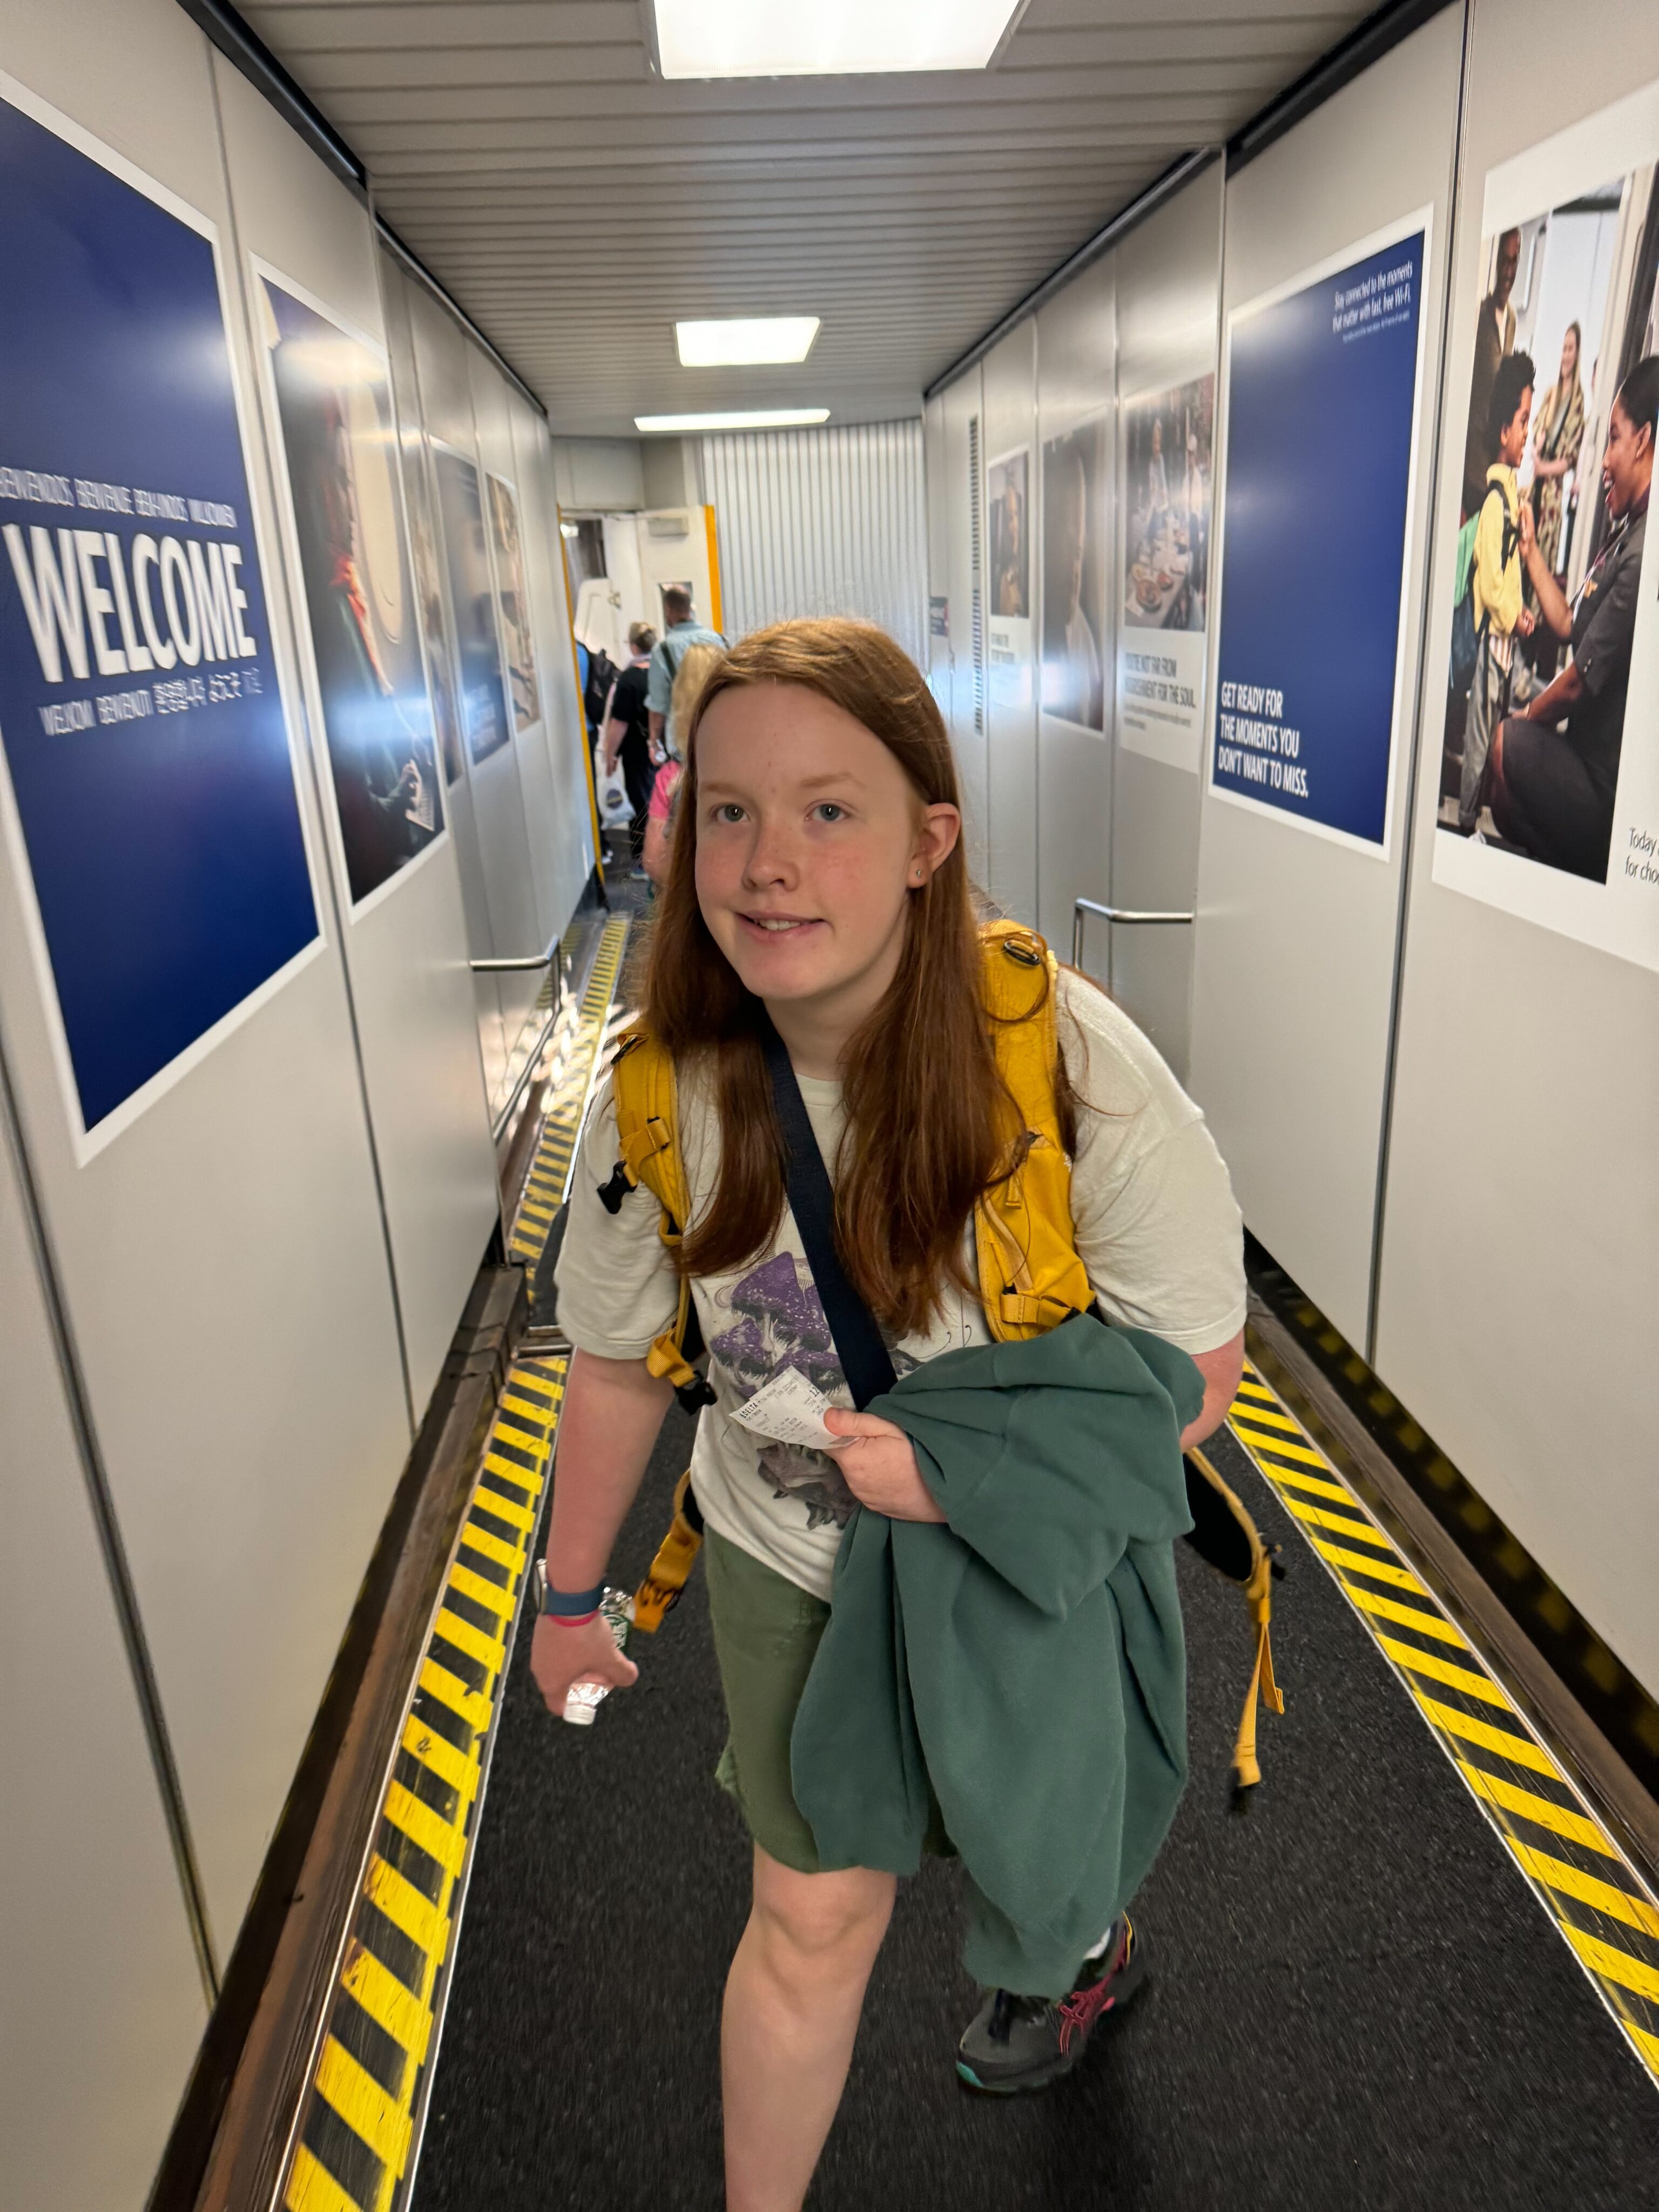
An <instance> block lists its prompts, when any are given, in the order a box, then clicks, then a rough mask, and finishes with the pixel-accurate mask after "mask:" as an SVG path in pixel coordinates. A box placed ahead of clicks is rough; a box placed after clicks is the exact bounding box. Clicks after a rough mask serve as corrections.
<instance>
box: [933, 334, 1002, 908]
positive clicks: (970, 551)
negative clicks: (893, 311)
mask: <svg viewBox="0 0 1659 2212" xmlns="http://www.w3.org/2000/svg"><path fill="white" fill-rule="evenodd" d="M982 397H983V395H982V393H981V386H980V373H979V369H978V368H977V367H975V368H970V369H969V372H968V374H966V375H965V376H961V377H958V378H957V381H956V382H955V383H954V384H952V385H951V386H950V387H949V388H948V390H947V391H946V392H945V394H944V414H945V435H944V439H943V446H944V466H943V470H942V477H943V481H942V483H941V485H940V489H939V495H940V497H941V498H942V500H943V502H944V507H945V516H946V520H947V526H948V530H949V537H950V557H949V562H948V564H947V567H946V569H945V584H944V589H945V592H947V594H948V596H949V600H950V609H951V615H950V620H951V640H950V644H951V651H950V672H951V680H950V705H949V707H948V708H947V710H946V714H945V720H946V721H947V722H948V723H949V724H950V726H951V743H952V744H954V746H955V747H956V753H957V775H959V776H960V778H961V779H962V799H963V813H964V815H965V816H966V817H967V824H968V865H969V869H970V870H971V872H972V873H973V876H974V878H975V882H977V883H981V884H983V883H984V882H985V881H986V880H987V872H988V868H989V840H990V826H989V811H988V802H987V774H988V760H987V750H986V741H985V715H986V708H985V599H984V594H985V578H984V574H983V569H982V562H983V559H984V520H985V514H984V509H985V468H984V447H983V445H982V443H981V437H980V432H981V427H982V425H981V420H980V414H981V401H982Z"/></svg>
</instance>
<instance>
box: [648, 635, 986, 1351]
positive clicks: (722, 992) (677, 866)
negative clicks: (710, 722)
mask: <svg viewBox="0 0 1659 2212" xmlns="http://www.w3.org/2000/svg"><path fill="white" fill-rule="evenodd" d="M750 684H797V685H799V687H800V688H802V689H803V690H808V691H816V692H817V693H818V695H819V696H821V697H823V698H825V699H828V700H829V701H831V702H833V704H835V705H836V706H837V707H840V708H842V710H843V711H844V712H845V713H847V714H851V715H852V716H853V718H854V720H856V721H859V722H861V723H862V724H863V726H864V727H865V728H866V730H868V731H869V732H871V734H872V736H873V737H876V738H879V739H880V740H881V742H882V744H884V745H885V746H886V748H887V750H889V752H890V753H891V754H892V756H893V757H894V758H895V759H896V761H897V763H898V764H899V766H900V767H901V768H902V769H903V771H904V773H905V775H906V777H907V779H908V781H909V784H910V787H911V789H912V790H913V791H914V792H915V794H916V800H917V805H918V808H919V809H920V808H921V806H928V805H939V804H949V805H953V806H959V805H960V804H961V799H960V797H959V795H958V790H957V772H956V761H955V758H954V757H953V755H952V753H951V740H950V738H949V736H948V734H947V733H946V731H945V722H944V719H943V717H942V716H941V714H939V708H938V706H937V705H936V704H935V703H934V700H933V694H932V693H931V692H930V691H929V690H928V689H927V684H926V683H925V682H924V680H923V678H922V677H921V674H920V673H919V671H917V669H916V668H915V665H914V664H913V663H912V662H911V661H910V660H909V659H908V658H907V656H906V655H905V654H904V653H902V652H901V651H900V649H899V647H897V646H896V644H895V643H894V642H893V641H892V639H891V638H890V637H889V636H888V635H887V634H886V632H885V631H884V630H880V629H876V628H875V627H874V626H873V624H872V623H860V622H846V621H826V622H787V623H775V624H774V625H773V626H772V627H771V628H770V629H763V630H757V631H756V632H755V633H754V634H753V635H751V636H749V637H746V638H744V640H743V641H742V642H741V643H740V644H738V645H737V646H735V647H733V648H732V651H731V652H730V653H727V654H726V657H725V659H723V660H722V661H721V662H720V665H718V667H716V668H715V669H714V671H713V672H712V674H711V675H710V677H709V678H708V684H707V685H706V687H705V689H704V690H703V692H702V696H701V698H700V699H699V700H698V702H697V706H696V714H695V715H694V716H693V718H692V720H691V725H690V730H689V732H687V733H686V736H685V739H684V752H685V774H684V778H683V779H682V781H681V785H680V790H679V794H678V808H677V819H676V824H675V830H674V837H673V844H672V847H671V852H670V856H669V863H668V872H667V876H666V878H665V881H664V884H663V887H662V896H661V898H660V900H659V902H658V905H657V908H656V914H655V918H654V920H653V922H652V924H651V927H650V929H649V933H648V938H647V952H646V956H645V961H644V969H643V975H642V976H641V982H640V988H639V994H638V998H639V1003H640V1007H641V1019H642V1021H643V1023H644V1024H645V1026H646V1028H647V1030H649V1031H650V1032H651V1034H652V1035H653V1036H655V1037H656V1038H657V1039H658V1040H659V1042H661V1043H662V1044H663V1045H664V1046H665V1047H666V1048H667V1049H668V1051H669V1052H670V1053H671V1054H673V1056H674V1058H675V1060H677V1061H678V1063H679V1064H680V1065H681V1066H682V1067H692V1066H700V1067H701V1068H702V1070H704V1071H706V1072H707V1073H708V1077H709V1078H710V1079H711V1080H712V1085H713V1095H714V1103H715V1107H716V1110H717V1112H718V1114H719V1116H720V1172H719V1176H718V1177H717V1180H716V1182H715V1187H714V1194H713V1196H712V1198H711V1199H710V1200H709V1203H708V1207H707V1209H706V1210H705V1211H704V1212H702V1214H701V1215H700V1216H699V1217H698V1218H696V1220H695V1221H694V1222H692V1223H691V1224H690V1227H689V1229H688V1231H687V1234H686V1236H685V1238H684V1243H682V1244H681V1246H680V1247H679V1251H678V1260H679V1265H680V1267H681V1268H682V1269H683V1271H684V1273H687V1274H690V1275H699V1276H702V1275H714V1274H728V1273H733V1272H735V1270H737V1269H738V1268H739V1267H743V1266H744V1265H745V1264H746V1263H747V1262H748V1261H751V1260H754V1259H757V1258H758V1257H760V1256H761V1255H763V1254H764V1253H765V1252H766V1251H767V1250H768V1249H769V1247H770V1245H771V1244H772V1243H773V1241H774V1239H775V1236H776V1234H777V1230H778V1225H779V1223H780V1222H781V1219H782V1216H783V1210H784V1204H785V1186H784V1148H783V1140H782V1137H781V1133H780V1131H779V1128H778V1124H777V1119H776V1116H775V1113H774V1111H773V1107H772V1093H771V1086H770V1085H769V1081H768V1079H767V1074H766V1067H765V1062H764V1060H763V1057H762V1053H761V1046H760V1031H761V1018H762V1007H761V1004H760V1001H759V1000H757V999H756V998H755V997H753V996H752V994H750V992H748V991H747V990H745V989H744V986H743V984H742V983H741V982H740V981H738V976H737V973H736V971H735V970H734V969H733V968H732V965H731V963H730V962H729V961H728V960H727V959H726V956H725V955H724V953H722V952H721V951H720V948H719V946H718V945H716V944H715V942H714V939H713V937H712V936H711V935H710V934H709V932H708V927H707V925H706V924H705V922H704V921H703V918H702V912H701V909H700V908H699V907H698V904H697V894H696V878H695V870H696V836H697V731H698V728H699V727H700V726H701V724H702V718H703V716H704V715H705V714H707V713H708V708H709V707H710V705H711V704H712V703H713V702H714V700H716V699H717V698H719V697H720V694H721V693H722V692H723V691H731V690H738V688H739V687H742V686H744V685H750ZM907 896H908V918H907V921H906V925H905V938H904V947H903V951H902V954H901V956H900V960H899V967H898V973H897V975H896V976H895V977H894V979H893V983H892V986H891V987H890V990H889V991H888V992H887V994H886V996H885V997H884V999H883V1000H882V1002H881V1004H880V1005H879V1006H878V1007H877V1008H876V1010H875V1012H873V1013H872V1015H871V1016H870V1018H869V1019H868V1020H867V1021H866V1023H865V1024H864V1025H863V1027H862V1028H861V1029H860V1030H859V1031H858V1033H857V1034H856V1035H855V1036H854V1038H853V1039H852V1041H851V1043H850V1045H849V1046H848V1051H847V1054H846V1057H845V1059H844V1060H843V1063H842V1097H843V1101H844V1104H845V1109H846V1129H845V1133H844V1135H843V1138H842V1150H841V1157H840V1159H839V1160H838V1161H836V1162H832V1163H830V1166H831V1168H832V1170H833V1172H834V1174H835V1180H836V1243H837V1245H838V1247H839V1249H840V1252H841V1257H842V1265H843V1266H844V1267H846V1269H847V1272H848V1275H849V1277H850V1278H851V1279H852V1281H853V1284H854V1287H855V1288H856V1289H857V1290H858V1291H859V1293H860V1296H861V1297H862V1298H863V1299H864V1302H865V1304H866V1305H867V1306H868V1307H869V1308H870V1310H871V1311H872V1313H873V1314H874V1315H875V1316H877V1318H878V1320H879V1321H881V1322H884V1324H885V1325H886V1326H887V1327H888V1328H890V1330H892V1331H893V1332H894V1333H895V1334H897V1335H900V1336H903V1335H908V1334H913V1333H915V1332H917V1331H919V1330H921V1329H923V1328H926V1327H927V1324H928V1322H930V1321H931V1320H932V1319H933V1318H934V1317H935V1316H937V1315H938V1313H939V1307H940V1300H941V1297H942V1295H943V1292H944V1290H945V1285H947V1284H948V1283H955V1284H956V1285H958V1286H959V1287H960V1288H962V1289H963V1291H967V1292H968V1293H969V1295H970V1296H977V1286H976V1284H975V1280H974V1278H973V1276H972V1274H971V1273H969V1269H968V1267H967V1266H966V1265H965V1263H964V1256H963V1231H964V1230H965V1228H966V1226H967V1224H968V1220H969V1216H970V1214H971V1213H972V1211H973V1207H974V1202H975V1200H976V1199H977V1198H978V1197H979V1196H980V1194H981V1192H983V1191H984V1190H986V1189H987V1188H989V1187H990V1186H991V1184H992V1183H993V1182H995V1181H996V1180H997V1179H998V1177H999V1176H1000V1174H1001V1173H1002V1172H1005V1171H1006V1164H1007V1163H1006V1162H1005V1161H1004V1160H1003V1159H1002V1158H1001V1157H1000V1155H1001V1153H1002V1152H1003V1151H1004V1150H1005V1142H1004V1137H1003V1134H1002V1132H1003V1131H1004V1130H1005V1129H1006V1121H1005V1119H1004V1116H1003V1110H1002V1109H1004V1107H1005V1102H1006V1098H1007V1093H1006V1091H1005V1090H1004V1088H1003V1085H1002V1082H1001V1079H1000V1076H999V1075H998V1073H997V1066H996V1057H995V1054H994V1049H993V1046H992V1042H991V1037H990V1034H989V1030H988V1026H987V1018H986V1012H985V1006H984V1002H983V998H982V994H981V983H980V950H979V929H978V917H977V915H976V912H975V902H974V893H973V888H972V885H971V884H970V882H969V874H968V864H967V860H966V857H965V855H964V854H963V845H962V842H961V840H960V839H958V841H957V845H956V848H955V849H954V850H953V851H952V853H951V855H950V857H949V859H948V860H945V861H944V862H943V863H942V864H941V865H940V866H939V867H938V868H937V869H936V870H935V871H934V872H933V875H932V877H931V878H929V880H928V881H927V883H926V884H923V885H922V886H921V888H920V889H918V890H913V891H911V892H909V893H908V894H907Z"/></svg>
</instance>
